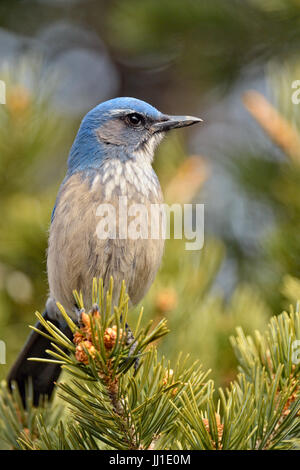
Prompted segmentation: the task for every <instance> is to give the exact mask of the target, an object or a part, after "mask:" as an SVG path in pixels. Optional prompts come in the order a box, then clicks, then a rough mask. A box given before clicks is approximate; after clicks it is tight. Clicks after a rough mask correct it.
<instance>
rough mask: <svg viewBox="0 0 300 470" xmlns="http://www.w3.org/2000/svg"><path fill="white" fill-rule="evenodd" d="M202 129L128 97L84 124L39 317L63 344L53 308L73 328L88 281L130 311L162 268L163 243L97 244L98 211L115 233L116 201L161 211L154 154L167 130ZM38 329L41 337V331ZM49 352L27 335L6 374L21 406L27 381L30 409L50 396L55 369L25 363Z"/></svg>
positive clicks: (45, 343)
mask: <svg viewBox="0 0 300 470" xmlns="http://www.w3.org/2000/svg"><path fill="white" fill-rule="evenodd" d="M201 121H202V119H200V118H197V117H193V116H172V115H168V114H164V113H162V112H160V111H159V110H157V109H156V108H155V107H153V106H152V105H150V104H148V103H146V102H145V101H142V100H139V99H137V98H129V97H119V98H114V99H111V100H108V101H105V102H103V103H100V104H98V105H97V106H96V107H94V108H93V109H92V110H90V111H89V112H88V113H87V114H86V115H85V117H84V118H83V120H82V122H81V124H80V127H79V130H78V132H77V135H76V137H75V140H74V142H73V145H72V147H71V150H70V153H69V156H68V165H67V172H66V176H65V178H64V180H63V181H62V184H61V186H60V189H59V191H58V194H57V198H56V201H55V205H54V209H53V212H52V216H51V225H50V230H49V240H48V250H47V274H48V284H49V297H48V299H47V302H46V308H45V311H44V313H43V317H44V319H45V320H50V321H51V322H52V323H54V324H55V325H56V326H57V327H58V328H59V329H60V330H61V331H63V332H64V333H65V334H66V335H67V336H68V337H69V338H71V331H70V330H69V328H68V326H67V324H66V323H65V321H64V320H63V318H62V315H61V313H60V311H59V309H58V307H57V302H59V303H60V304H61V305H63V306H64V308H65V309H66V311H67V313H68V315H69V316H70V317H71V318H72V319H73V320H74V321H77V322H78V315H79V314H78V308H77V306H76V304H75V300H74V296H73V291H74V290H75V289H76V290H77V291H78V292H81V293H82V297H83V301H84V304H88V303H89V301H90V292H91V285H92V280H93V278H102V280H103V286H104V290H106V289H107V288H108V285H109V280H110V278H111V276H112V277H113V279H114V296H115V297H114V299H113V302H114V303H115V304H116V301H117V299H118V296H119V293H120V289H121V285H122V281H123V280H124V281H125V285H126V287H127V291H128V295H129V297H130V301H131V304H132V305H133V306H134V305H136V304H138V303H139V302H140V300H141V299H142V298H143V297H144V296H145V294H146V292H147V291H148V289H149V287H150V286H151V284H152V282H153V281H154V278H155V276H156V273H157V270H158V268H159V266H160V263H161V259H162V255H163V249H164V239H163V237H161V236H160V237H157V238H153V239H152V238H151V237H148V238H138V239H130V237H128V236H127V237H124V236H122V237H120V236H119V237H109V236H107V237H101V236H100V237H99V230H97V227H98V223H99V217H98V215H97V214H98V213H99V212H98V211H99V207H100V208H101V207H103V205H104V207H106V206H105V205H107V204H109V205H110V206H111V207H113V208H116V213H118V216H119V217H117V218H116V219H117V220H118V222H117V225H119V226H118V227H117V228H118V229H119V231H120V230H121V229H123V228H124V227H121V225H122V223H123V222H124V220H125V222H124V223H125V224H126V223H127V222H126V219H124V214H122V213H121V212H122V210H121V209H119V205H118V201H119V200H120V198H127V199H126V200H128V205H130V203H135V204H143V205H144V206H146V207H149V205H151V204H154V205H155V204H160V203H162V202H163V195H162V190H161V187H160V183H159V180H158V177H157V175H156V173H155V171H154V169H153V167H152V163H153V158H154V152H155V149H156V147H157V146H158V144H159V143H160V141H161V140H162V138H163V137H164V136H165V134H166V133H167V132H168V131H170V130H171V129H175V128H180V127H186V126H191V125H193V124H196V123H199V122H201ZM122 217H123V218H122ZM122 221H123V222H122ZM125 228H126V227H125ZM36 328H37V329H38V330H41V331H42V332H43V331H45V330H44V327H43V326H42V325H41V324H40V323H38V324H37V325H36ZM49 348H50V340H49V339H48V338H46V337H45V336H43V335H40V334H39V333H37V332H36V331H34V330H33V331H32V332H31V334H30V336H29V338H28V340H27V342H26V343H25V346H24V347H23V349H22V351H21V352H20V354H19V356H18V358H17V360H16V362H15V363H14V365H13V366H12V368H11V370H10V372H9V375H8V383H9V385H10V387H11V388H13V387H15V386H16V384H17V386H18V389H19V392H20V395H21V398H22V400H23V403H25V400H26V398H25V394H26V383H27V382H28V380H29V378H30V379H31V381H32V387H33V393H34V395H33V401H34V404H35V405H38V403H39V402H40V399H41V396H48V397H49V398H50V397H51V395H52V392H53V388H54V383H55V382H56V380H57V379H58V377H59V374H60V366H59V365H58V364H53V363H46V362H34V361H28V358H30V357H40V358H46V357H48V356H47V353H46V352H45V350H46V349H49Z"/></svg>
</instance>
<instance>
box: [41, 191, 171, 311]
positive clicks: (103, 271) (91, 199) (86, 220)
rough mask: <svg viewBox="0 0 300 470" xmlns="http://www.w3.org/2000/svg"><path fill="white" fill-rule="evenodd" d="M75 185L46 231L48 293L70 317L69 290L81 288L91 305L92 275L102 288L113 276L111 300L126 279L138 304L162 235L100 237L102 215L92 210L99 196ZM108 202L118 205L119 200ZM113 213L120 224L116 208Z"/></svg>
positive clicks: (159, 250) (152, 275) (157, 262)
mask: <svg viewBox="0 0 300 470" xmlns="http://www.w3.org/2000/svg"><path fill="white" fill-rule="evenodd" d="M71 183H72V182H71ZM75 183H76V182H74V184H70V185H69V187H68V188H67V190H65V192H64V193H63V194H62V196H61V198H60V201H59V203H58V205H57V207H56V211H55V217H54V220H53V222H52V225H51V229H50V236H49V246H48V258H47V268H48V281H49V289H50V296H51V297H52V298H54V299H55V300H56V301H59V302H60V303H61V304H62V305H63V306H64V307H65V309H66V310H67V311H68V313H69V314H70V315H73V312H74V306H75V301H74V297H73V290H74V289H76V290H78V291H81V292H82V295H83V299H84V303H85V306H86V308H89V307H91V302H92V281H93V278H94V277H96V278H102V279H103V283H104V289H105V290H106V289H107V288H108V286H109V281H110V277H111V276H112V277H113V278H114V299H113V300H114V303H115V304H116V303H117V302H118V298H119V294H120V288H121V284H122V281H123V280H125V283H126V287H127V291H128V294H129V297H130V300H131V302H132V304H133V305H135V304H137V303H138V302H139V301H140V300H141V299H142V298H143V297H144V295H145V294H146V292H147V291H148V289H149V287H150V286H151V284H152V282H153V280H154V278H155V275H156V272H157V270H158V268H159V265H160V262H161V258H162V254H163V246H164V240H163V239H162V237H161V236H160V237H159V239H151V234H150V229H149V236H148V238H147V239H137V240H133V239H130V238H127V239H119V238H116V239H109V238H108V239H106V240H104V239H99V236H98V235H97V233H96V228H97V225H98V223H99V220H100V219H99V217H97V215H96V210H97V207H98V206H99V204H100V203H101V198H99V194H98V195H97V194H94V193H91V192H90V191H87V190H86V187H85V184H84V183H81V185H82V191H79V189H78V182H77V183H76V184H75ZM110 202H112V203H113V204H114V205H116V204H117V201H110ZM159 202H161V195H160V196H159V198H157V197H155V198H152V200H151V201H148V203H149V204H150V203H159ZM116 215H117V224H118V220H119V219H118V210H116ZM149 223H150V220H149ZM117 228H118V227H117Z"/></svg>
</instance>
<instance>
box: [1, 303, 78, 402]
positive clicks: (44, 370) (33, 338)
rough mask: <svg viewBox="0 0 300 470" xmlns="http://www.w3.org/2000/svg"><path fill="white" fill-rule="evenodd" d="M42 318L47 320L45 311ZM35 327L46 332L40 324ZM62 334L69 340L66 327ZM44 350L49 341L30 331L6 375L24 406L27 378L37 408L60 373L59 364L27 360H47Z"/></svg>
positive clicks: (70, 334) (69, 333)
mask: <svg viewBox="0 0 300 470" xmlns="http://www.w3.org/2000/svg"><path fill="white" fill-rule="evenodd" d="M43 317H44V318H45V320H48V319H49V318H48V316H47V311H45V312H44V313H43ZM51 322H52V323H53V324H55V325H56V326H57V327H60V329H62V327H61V325H59V324H58V322H55V321H53V320H51ZM35 326H36V328H38V329H39V330H41V331H44V332H46V330H45V328H44V327H43V326H42V325H41V324H40V322H38V323H37V324H36V325H35ZM63 333H64V334H65V335H66V336H67V337H68V338H70V339H71V337H72V333H71V330H70V329H69V327H68V326H67V325H66V326H65V327H64V328H63ZM46 349H51V344H50V340H49V339H47V338H45V337H44V336H42V335H40V334H39V333H37V332H36V331H32V332H31V334H30V336H29V338H28V340H27V342H26V343H25V346H24V347H23V349H22V351H21V352H20V354H19V356H18V358H17V360H16V362H15V363H14V365H13V366H12V368H11V370H10V373H9V375H8V378H7V381H8V384H9V386H10V388H12V383H13V382H16V383H17V384H18V388H19V392H20V395H21V397H22V400H23V404H24V406H25V405H26V400H25V388H26V383H27V382H28V379H29V377H31V380H32V386H33V401H34V405H35V406H37V405H38V404H39V401H40V396H41V395H47V396H48V398H50V397H51V394H52V391H53V388H54V382H56V381H57V379H58V377H59V374H60V372H61V367H60V365H59V364H52V363H49V364H47V363H46V362H36V361H28V360H27V359H28V358H29V357H40V358H48V359H49V355H48V354H47V353H46V352H45V351H46Z"/></svg>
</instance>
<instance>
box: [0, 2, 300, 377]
mask: <svg viewBox="0 0 300 470" xmlns="http://www.w3.org/2000/svg"><path fill="white" fill-rule="evenodd" d="M299 50H300V2H299V0H243V1H241V0H227V1H224V0H201V1H200V0H199V1H195V0H185V1H182V0H143V1H142V2H141V1H140V0H111V1H104V0H94V1H92V0H64V1H63V0H52V1H51V0H39V1H37V0H36V1H33V0H32V1H30V0H9V1H8V0H1V3H0V80H3V81H4V82H5V83H6V104H1V105H0V208H1V214H0V215H1V217H0V340H3V341H5V343H6V346H7V357H6V362H7V364H6V365H0V378H2V377H5V374H6V373H7V370H8V367H9V366H10V365H11V363H12V361H13V360H14V358H15V357H16V355H17V353H18V351H19V349H20V347H21V345H22V344H23V341H24V340H25V338H26V337H27V334H28V332H29V329H28V324H32V323H33V322H34V321H35V320H34V311H35V310H39V311H42V310H43V307H44V303H45V299H46V297H47V277H46V247H47V232H48V228H49V222H50V215H51V211H52V207H53V205H54V201H55V196H56V192H57V190H58V188H59V185H60V182H61V180H62V179H63V177H64V173H65V171H66V160H67V155H68V152H69V148H70V146H71V144H72V140H73V139H74V136H75V133H76V131H77V128H78V126H79V123H80V120H81V119H82V117H83V115H84V114H85V113H86V112H87V111H88V110H89V109H90V108H92V107H94V106H95V105H96V104H98V103H99V102H101V101H103V100H106V99H109V98H112V97H115V96H135V97H137V98H140V99H143V100H146V101H149V102H150V103H151V104H153V105H154V106H156V107H158V108H159V109H160V110H162V111H164V112H166V113H170V114H171V113H173V114H194V115H197V116H200V117H202V118H203V120H204V123H203V125H202V126H201V127H199V126H198V127H195V128H194V127H193V128H191V129H187V130H185V131H180V132H173V133H171V134H170V135H169V136H168V138H167V139H166V140H165V141H164V142H163V144H162V145H161V146H160V149H159V151H158V153H157V156H156V161H155V168H156V170H157V172H158V175H159V178H160V181H161V183H162V186H163V190H164V193H165V195H166V200H167V202H169V203H172V202H181V203H186V202H199V203H204V204H205V244H204V248H203V249H202V250H201V251H199V252H188V251H186V250H185V247H184V241H180V240H170V241H168V242H167V246H166V253H165V256H164V260H163V264H162V268H161V270H160V272H159V275H158V277H157V279H156V281H155V283H154V285H153V287H152V288H151V290H150V292H149V293H148V295H147V297H146V298H145V300H144V302H143V304H144V306H145V317H146V319H148V318H154V321H158V320H159V319H160V318H161V317H163V316H167V318H168V320H169V327H170V329H171V333H170V334H169V335H168V337H167V338H166V339H164V340H163V341H162V343H161V344H160V345H159V351H160V352H161V353H162V354H166V356H167V357H168V358H170V359H171V360H173V359H175V358H176V356H177V354H178V351H180V350H182V351H183V352H184V353H190V355H191V358H192V359H193V360H194V359H199V360H200V362H202V363H203V365H204V367H205V368H212V370H213V372H212V377H213V378H214V379H215V380H216V383H217V384H218V385H227V384H228V383H229V381H230V380H231V379H232V378H233V374H234V372H233V371H234V368H235V359H234V357H233V354H232V352H231V347H230V343H229V336H230V335H231V334H234V332H235V328H236V327H237V326H242V327H243V328H244V329H245V331H246V332H247V333H250V332H253V331H254V330H255V329H262V330H263V329H264V327H265V325H266V323H267V322H268V319H269V318H270V316H271V315H272V314H278V313H280V312H281V311H282V310H283V309H284V308H286V307H287V306H288V304H289V303H290V302H294V301H295V300H296V299H294V298H293V294H292V293H291V292H295V289H292V288H291V286H292V285H295V283H297V280H296V278H298V277H300V193H299V188H300V114H299V110H300V107H299V105H297V104H296V103H293V101H292V95H293V93H295V91H296V90H295V89H293V88H292V84H293V82H294V81H295V80H298V79H299V80H300V56H299ZM299 97H300V96H299ZM132 315H134V314H132Z"/></svg>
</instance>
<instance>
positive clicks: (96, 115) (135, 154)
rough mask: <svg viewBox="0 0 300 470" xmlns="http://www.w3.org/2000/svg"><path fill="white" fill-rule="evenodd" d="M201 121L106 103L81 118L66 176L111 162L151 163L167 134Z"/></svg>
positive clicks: (134, 102)
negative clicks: (113, 159)
mask: <svg viewBox="0 0 300 470" xmlns="http://www.w3.org/2000/svg"><path fill="white" fill-rule="evenodd" d="M200 121H201V119H199V118H196V117H192V116H168V115H166V114H163V113H161V112H160V111H158V110H157V109H155V108H154V107H153V106H151V105H150V104H148V103H145V102H144V101H141V100H138V99H135V98H115V99H112V100H109V101H105V102H104V103H101V104H99V105H98V106H96V107H95V108H94V109H92V110H91V111H89V112H88V113H87V114H86V116H85V117H84V118H83V120H82V122H81V125H80V128H79V131H78V133H77V136H76V138H75V141H74V143H73V146H72V148H71V151H70V155H69V160H68V172H69V174H72V173H75V172H77V171H82V170H89V169H91V170H92V169H97V168H99V167H100V165H101V164H102V163H103V161H104V160H108V159H110V158H118V159H120V160H122V161H125V160H127V159H130V158H141V159H143V160H145V159H146V160H148V161H149V163H151V161H152V159H153V154H154V150H155V147H156V145H157V144H158V143H159V142H160V140H161V139H162V137H163V136H164V134H165V132H166V131H168V130H170V129H174V128H177V127H185V126H190V125H192V124H195V123H197V122H200Z"/></svg>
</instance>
